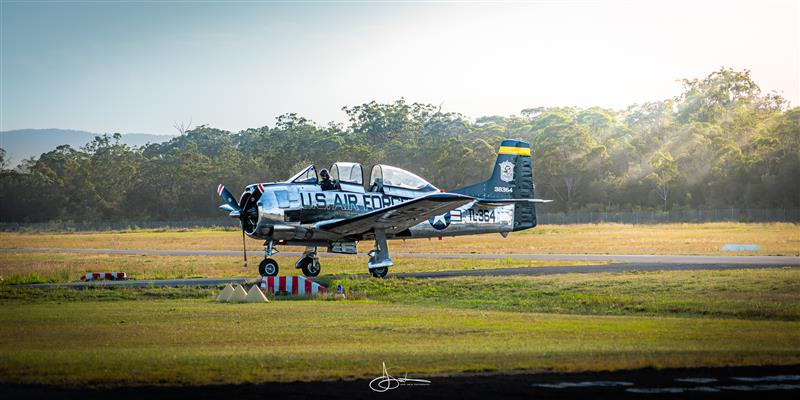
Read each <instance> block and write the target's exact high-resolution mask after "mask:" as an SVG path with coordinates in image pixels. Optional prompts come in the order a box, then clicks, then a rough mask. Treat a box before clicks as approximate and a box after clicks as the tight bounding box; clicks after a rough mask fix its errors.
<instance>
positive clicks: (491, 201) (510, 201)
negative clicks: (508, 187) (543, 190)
mask: <svg viewBox="0 0 800 400" xmlns="http://www.w3.org/2000/svg"><path fill="white" fill-rule="evenodd" d="M475 201H476V202H478V203H480V204H515V203H539V204H541V203H552V202H553V200H545V199H475Z"/></svg>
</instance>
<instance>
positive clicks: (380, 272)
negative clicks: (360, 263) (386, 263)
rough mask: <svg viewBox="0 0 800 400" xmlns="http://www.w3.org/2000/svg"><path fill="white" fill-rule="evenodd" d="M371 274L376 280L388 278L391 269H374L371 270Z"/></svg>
mask: <svg viewBox="0 0 800 400" xmlns="http://www.w3.org/2000/svg"><path fill="white" fill-rule="evenodd" d="M369 273H371V274H372V276H374V277H376V278H384V277H386V274H388V273H389V267H383V268H373V269H371V270H369Z"/></svg>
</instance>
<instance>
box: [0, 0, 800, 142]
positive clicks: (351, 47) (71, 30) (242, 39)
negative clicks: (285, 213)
mask: <svg viewBox="0 0 800 400" xmlns="http://www.w3.org/2000/svg"><path fill="white" fill-rule="evenodd" d="M0 1H2V6H1V7H0V9H1V10H2V23H1V25H2V43H1V46H2V60H1V61H0V64H2V75H1V76H0V85H1V87H0V90H1V91H2V93H1V94H0V98H2V105H1V106H0V111H1V112H2V115H1V117H2V120H1V121H0V130H10V129H20V128H53V127H57V128H70V129H83V130H88V131H93V132H115V131H118V132H144V133H174V129H173V128H172V125H173V122H174V121H175V120H184V121H188V120H189V118H190V117H191V118H192V121H193V124H209V125H211V126H214V127H219V128H223V129H229V130H234V131H236V130H240V129H245V128H248V127H259V126H264V125H273V124H274V118H275V117H276V116H277V115H280V114H283V113H287V112H297V113H299V114H301V115H303V116H306V117H308V118H310V119H312V120H314V121H316V122H318V123H320V124H324V123H327V122H328V121H332V120H335V121H344V120H345V115H344V113H343V112H342V111H341V107H342V106H346V105H356V104H360V103H363V102H368V101H371V100H377V101H383V102H388V101H393V100H395V99H397V98H400V97H405V98H406V99H407V100H408V101H419V102H426V103H432V104H436V105H439V104H441V105H442V107H443V109H444V110H447V111H457V112H461V113H463V114H465V115H467V116H469V117H472V118H475V117H479V116H482V115H491V114H501V115H510V114H518V113H519V111H520V110H522V109H523V108H528V107H535V106H558V105H575V106H580V107H589V106H602V107H610V108H622V107H625V106H627V105H630V104H633V103H640V102H644V101H650V100H661V99H665V98H668V97H673V96H675V95H677V94H679V93H680V85H679V84H678V83H677V82H676V80H677V79H680V78H692V77H703V76H705V75H707V74H708V73H710V72H712V71H714V70H716V69H718V68H719V67H721V66H726V67H733V68H736V69H744V68H747V69H750V70H752V76H753V78H754V79H755V81H756V82H757V83H758V84H759V85H760V87H761V89H762V90H763V91H765V92H768V91H772V90H775V91H778V92H782V94H783V96H784V97H786V98H787V99H789V100H790V101H791V102H792V104H793V105H799V104H800V93H798V92H799V91H800V89H799V88H798V86H800V83H798V80H799V78H798V75H799V74H800V72H799V71H800V66H798V53H800V46H799V45H798V40H799V39H798V20H799V19H800V10H798V2H797V1H749V2H737V1H719V2H711V1H686V2H682V1H674V0H669V1H604V2H599V1H597V2H596V1H538V2H523V3H520V2H501V3H496V2H478V3H475V2H473V3H441V2H411V3H409V2H367V3H363V2H304V3H286V2H262V1H242V2H236V3H231V2H213V1H190V2H172V3H162V2H158V3H156V2H144V1H125V2H100V1H33V2H30V1H26V2H14V1H7V0H0Z"/></svg>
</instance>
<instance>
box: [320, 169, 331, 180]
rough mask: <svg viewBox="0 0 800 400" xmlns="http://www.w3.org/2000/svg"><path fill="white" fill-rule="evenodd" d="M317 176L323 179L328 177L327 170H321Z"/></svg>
mask: <svg viewBox="0 0 800 400" xmlns="http://www.w3.org/2000/svg"><path fill="white" fill-rule="evenodd" d="M319 176H321V177H323V178H325V177H327V176H329V175H328V170H327V169H325V168H323V169H322V171H319Z"/></svg>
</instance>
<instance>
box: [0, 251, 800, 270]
mask: <svg viewBox="0 0 800 400" xmlns="http://www.w3.org/2000/svg"><path fill="white" fill-rule="evenodd" d="M0 252H4V253H84V254H123V255H156V256H212V257H241V255H242V252H241V251H235V250H151V249H87V248H33V247H27V248H16V249H15V248H4V249H0ZM263 254H264V252H262V251H248V252H247V255H248V257H252V258H256V257H261V256H263ZM278 255H281V256H292V257H300V256H301V255H302V253H301V252H297V251H282V252H280V253H278ZM319 255H320V257H342V256H353V255H351V254H337V253H325V252H320V253H319ZM358 255H359V256H363V257H367V255H366V253H360V254H358ZM392 257H397V258H444V259H481V260H489V259H506V258H510V259H514V260H567V261H597V262H602V261H606V262H607V261H611V262H617V263H667V264H747V265H780V266H795V265H798V266H800V257H797V256H683V255H681V256H677V255H649V254H533V253H513V254H488V253H401V252H392Z"/></svg>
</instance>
